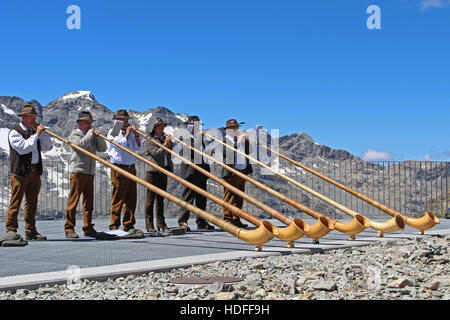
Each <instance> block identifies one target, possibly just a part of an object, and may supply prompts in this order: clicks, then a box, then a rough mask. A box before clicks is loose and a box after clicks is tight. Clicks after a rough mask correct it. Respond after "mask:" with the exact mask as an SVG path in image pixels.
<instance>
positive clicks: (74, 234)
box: [66, 231, 79, 239]
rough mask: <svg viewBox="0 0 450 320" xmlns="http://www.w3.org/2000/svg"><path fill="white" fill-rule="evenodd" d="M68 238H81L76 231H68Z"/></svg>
mask: <svg viewBox="0 0 450 320" xmlns="http://www.w3.org/2000/svg"><path fill="white" fill-rule="evenodd" d="M66 238H69V239H77V238H79V236H78V234H77V233H76V232H75V231H68V232H66Z"/></svg>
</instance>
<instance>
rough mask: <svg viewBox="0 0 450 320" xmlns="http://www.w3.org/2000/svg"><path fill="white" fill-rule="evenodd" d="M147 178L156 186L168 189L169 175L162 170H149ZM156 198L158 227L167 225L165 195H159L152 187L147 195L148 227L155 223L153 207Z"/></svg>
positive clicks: (146, 221)
mask: <svg viewBox="0 0 450 320" xmlns="http://www.w3.org/2000/svg"><path fill="white" fill-rule="evenodd" d="M145 180H146V181H147V182H148V183H151V184H153V185H154V186H155V187H158V188H160V189H163V190H164V191H165V190H166V189H167V176H166V175H165V174H163V173H161V172H150V171H147V173H146V176H145ZM155 199H156V208H155V209H156V226H157V228H164V227H166V226H167V225H166V219H165V218H164V197H161V196H159V195H157V194H156V193H154V192H152V191H151V190H150V189H147V194H146V197H145V224H146V227H147V228H154V225H153V209H154V206H155Z"/></svg>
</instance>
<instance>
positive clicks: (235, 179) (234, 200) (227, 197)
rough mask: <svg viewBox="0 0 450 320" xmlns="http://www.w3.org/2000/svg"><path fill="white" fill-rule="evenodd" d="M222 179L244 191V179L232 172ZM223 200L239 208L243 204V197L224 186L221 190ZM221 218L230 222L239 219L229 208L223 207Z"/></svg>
mask: <svg viewBox="0 0 450 320" xmlns="http://www.w3.org/2000/svg"><path fill="white" fill-rule="evenodd" d="M224 180H225V181H226V182H228V183H229V184H231V185H232V186H233V187H236V188H238V189H239V190H242V191H245V179H242V178H241V177H239V176H237V175H234V174H233V175H231V176H228V177H225V178H224ZM223 200H224V201H226V202H228V203H229V204H231V205H233V206H235V207H238V208H239V209H242V205H243V204H244V199H243V198H242V197H239V196H238V195H236V194H235V193H233V192H231V191H230V189H227V188H225V187H224V190H223ZM223 220H225V221H228V222H231V221H232V220H240V218H239V217H238V216H236V215H234V214H233V213H232V212H231V211H230V210H229V209H226V208H223Z"/></svg>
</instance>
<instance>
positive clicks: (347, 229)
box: [172, 137, 369, 243]
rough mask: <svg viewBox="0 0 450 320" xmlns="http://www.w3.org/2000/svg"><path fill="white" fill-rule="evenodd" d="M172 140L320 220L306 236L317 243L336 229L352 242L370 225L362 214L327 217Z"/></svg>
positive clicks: (210, 157)
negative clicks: (346, 217)
mask: <svg viewBox="0 0 450 320" xmlns="http://www.w3.org/2000/svg"><path fill="white" fill-rule="evenodd" d="M172 139H173V140H174V141H176V142H178V143H180V144H183V145H185V146H187V147H189V148H190V149H191V150H193V151H195V152H197V153H199V154H201V155H202V156H204V157H206V158H208V159H210V160H211V161H213V162H215V163H216V164H218V165H220V166H221V167H223V168H225V169H226V170H229V171H231V172H233V173H234V174H236V175H238V176H240V177H241V178H243V179H245V180H247V181H249V182H250V183H252V184H254V185H255V186H257V187H258V188H260V189H262V190H264V191H267V192H268V193H270V194H272V195H274V196H275V197H277V198H278V199H280V200H282V201H284V202H286V203H288V204H290V205H292V206H293V207H295V208H297V209H299V210H301V211H303V212H305V213H306V214H308V215H310V216H312V217H314V218H316V219H318V221H317V222H316V223H315V224H313V225H312V226H310V231H309V232H307V233H306V236H308V237H310V238H312V239H313V240H314V242H315V243H318V242H319V238H321V237H323V236H326V235H327V234H328V233H329V232H330V231H331V230H332V229H336V230H338V231H340V232H343V233H345V234H347V235H349V236H350V239H351V240H354V239H355V235H356V234H358V233H360V232H362V231H364V230H365V229H366V228H367V227H368V226H369V225H368V224H367V223H366V221H365V220H364V217H363V216H361V215H360V214H357V215H356V216H355V217H354V219H353V220H352V221H349V222H340V221H337V220H334V219H332V218H330V217H327V216H325V215H324V214H322V213H319V212H317V211H315V210H313V209H311V208H309V207H307V206H305V205H303V204H301V203H300V202H298V201H295V200H294V199H291V198H289V197H287V196H285V195H284V194H282V193H280V192H278V191H275V190H274V189H272V188H270V187H268V186H266V185H264V184H262V183H261V182H259V181H257V180H255V179H253V178H251V177H249V176H247V175H245V174H243V173H242V172H240V171H238V170H236V169H234V168H233V167H231V166H229V165H227V164H225V163H223V162H222V161H220V160H218V159H216V158H214V157H212V156H210V155H208V154H207V153H204V152H201V151H200V150H198V149H195V148H193V147H192V146H190V145H188V144H186V143H184V142H183V141H181V140H179V139H177V138H174V137H172ZM287 218H288V219H291V218H290V217H287Z"/></svg>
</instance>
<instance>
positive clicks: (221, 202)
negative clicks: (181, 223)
mask: <svg viewBox="0 0 450 320" xmlns="http://www.w3.org/2000/svg"><path fill="white" fill-rule="evenodd" d="M99 137H101V138H103V139H105V140H106V141H108V142H109V143H111V144H112V145H114V146H116V147H117V148H119V149H121V150H123V151H125V152H127V153H129V154H131V155H132V156H134V157H135V158H136V159H139V160H140V161H142V162H144V163H145V164H147V165H149V166H151V167H152V168H154V169H156V170H158V171H160V172H161V173H163V174H165V175H166V176H168V177H170V178H172V179H174V180H175V181H177V182H179V183H181V184H183V185H185V186H187V187H188V188H190V189H192V190H194V191H195V192H197V193H199V194H201V195H202V196H204V197H207V198H208V199H210V200H212V201H214V202H216V203H217V204H219V205H220V206H222V207H225V208H227V209H229V210H230V211H232V212H233V213H235V214H236V215H238V216H240V217H241V218H244V219H245V220H247V221H249V222H250V223H252V224H254V225H255V226H257V227H259V226H260V225H261V224H263V222H264V221H263V220H262V219H260V218H258V217H255V216H253V215H251V214H249V213H247V212H245V211H244V210H242V209H239V208H237V207H235V206H233V205H231V204H229V203H228V202H226V201H224V200H222V199H220V198H219V197H217V196H215V195H213V194H211V193H209V192H207V191H205V190H203V189H202V188H200V187H198V186H196V185H195V184H193V183H191V182H189V181H187V180H185V179H182V178H180V177H179V176H177V175H176V174H174V173H172V172H170V171H168V170H166V169H164V168H163V167H161V166H159V165H157V164H156V163H153V162H151V161H149V160H147V159H145V158H144V157H142V156H140V155H139V154H137V153H135V152H133V151H131V150H129V149H127V148H125V147H124V146H122V145H120V144H118V143H117V142H115V141H113V140H111V139H109V138H108V137H105V136H104V135H102V134H99ZM267 223H268V224H270V225H271V228H270V230H272V231H273V234H274V235H277V234H278V233H279V232H278V230H277V229H279V228H278V227H276V226H274V225H272V224H271V223H270V222H268V221H266V225H267Z"/></svg>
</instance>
